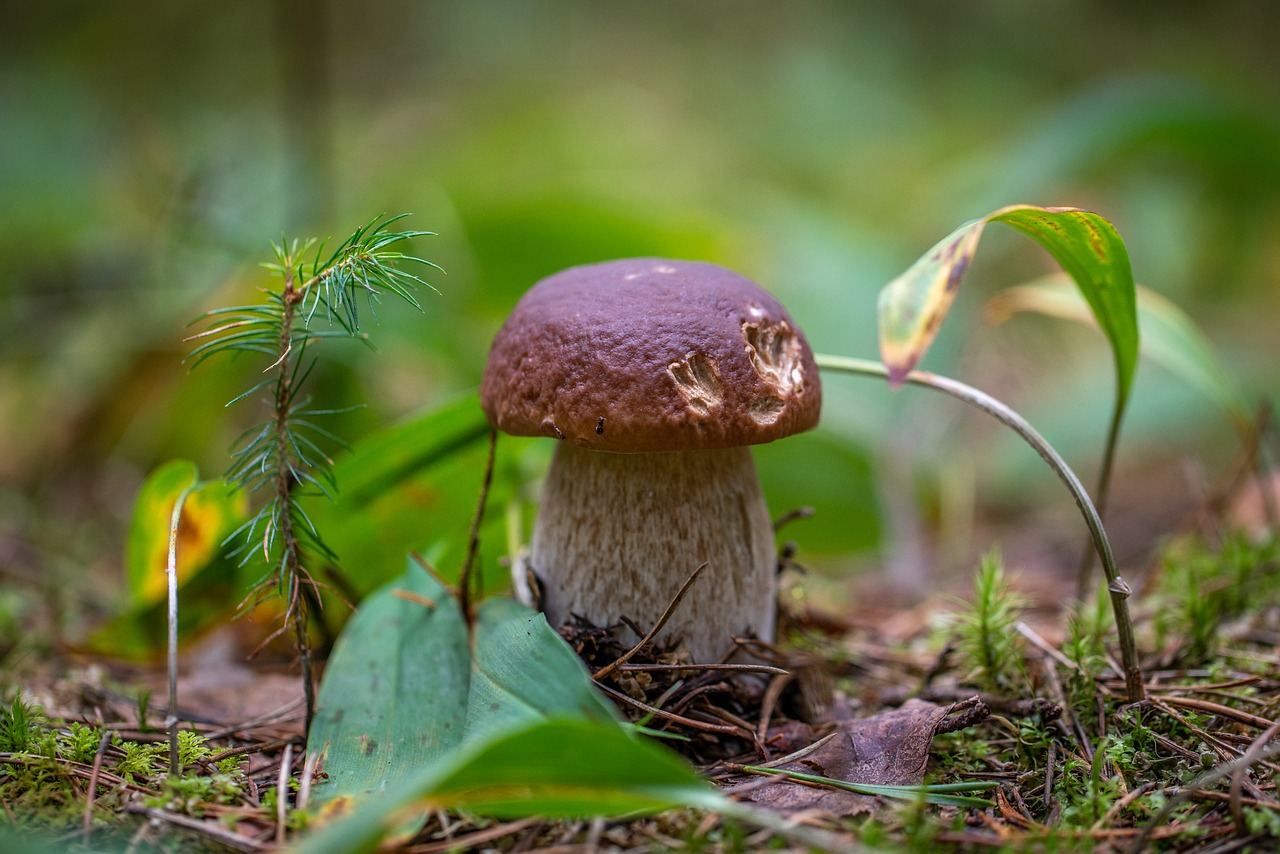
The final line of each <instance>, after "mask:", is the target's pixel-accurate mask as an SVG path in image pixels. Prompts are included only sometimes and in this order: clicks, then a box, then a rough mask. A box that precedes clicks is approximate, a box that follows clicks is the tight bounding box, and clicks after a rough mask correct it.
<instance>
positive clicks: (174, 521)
mask: <svg viewBox="0 0 1280 854" xmlns="http://www.w3.org/2000/svg"><path fill="white" fill-rule="evenodd" d="M199 483H200V479H199V477H197V478H195V479H193V480H192V481H191V483H190V484H189V485H188V486H187V487H186V489H184V490H182V492H179V493H178V497H177V499H176V500H175V501H174V502H173V515H172V516H171V517H170V519H169V560H168V563H167V564H166V566H165V574H166V575H168V576H169V579H168V580H169V651H168V652H169V655H168V670H169V710H168V713H167V714H166V715H165V718H164V727H165V729H166V730H168V732H169V774H170V775H171V776H173V777H177V776H178V773H179V772H180V771H181V770H182V769H181V768H180V767H179V764H180V763H179V762H178V528H179V526H181V524H182V508H183V506H184V505H185V504H186V503H187V496H189V495H190V494H191V493H192V492H194V491H195V489H196V487H197V486H198V485H199ZM142 723H144V724H145V723H146V721H142Z"/></svg>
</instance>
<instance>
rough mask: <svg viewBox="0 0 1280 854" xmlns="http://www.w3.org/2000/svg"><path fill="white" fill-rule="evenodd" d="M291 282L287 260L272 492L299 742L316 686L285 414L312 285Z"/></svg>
mask: <svg viewBox="0 0 1280 854" xmlns="http://www.w3.org/2000/svg"><path fill="white" fill-rule="evenodd" d="M295 282H296V278H295V273H294V269H293V262H292V259H290V263H289V265H288V267H287V269H286V271H285V283H284V294H283V300H282V304H283V306H284V308H283V312H282V314H281V318H280V342H279V358H278V360H277V362H276V368H277V369H278V370H279V379H278V381H277V382H276V398H275V408H274V412H273V414H272V418H273V420H274V424H275V433H276V448H277V451H276V471H275V492H276V500H277V501H278V502H279V508H280V509H279V513H278V514H277V525H278V526H279V530H278V531H277V533H278V535H279V537H280V544H281V548H282V549H283V556H282V560H283V563H284V567H283V569H284V580H285V583H286V584H287V585H288V587H287V589H288V590H289V595H288V596H286V597H285V601H286V602H287V605H286V609H285V619H286V620H287V621H288V622H289V623H291V624H292V627H293V633H294V640H295V643H296V646H297V652H298V661H299V663H300V665H301V668H302V694H303V698H304V701H305V708H306V713H305V718H304V726H303V730H302V731H303V738H305V737H306V734H307V733H309V732H311V719H312V718H313V717H314V716H315V708H316V702H315V683H314V680H313V678H312V672H311V671H312V667H311V642H310V639H309V638H308V635H307V598H306V596H305V595H303V591H302V585H303V584H304V583H305V579H304V577H303V576H304V572H303V569H302V547H301V545H300V544H299V543H298V536H297V534H296V532H295V531H294V530H293V487H294V475H293V467H292V465H291V464H290V462H289V452H288V448H289V447H290V444H291V443H290V427H289V413H290V410H291V408H292V404H293V394H294V381H295V378H296V366H297V364H298V360H296V359H291V358H290V355H291V353H292V348H293V323H294V315H295V314H296V312H297V307H298V305H299V303H301V302H302V300H303V297H304V295H305V293H306V288H307V286H308V285H309V284H310V283H309V282H308V283H304V284H303V286H302V287H297V286H296V284H295Z"/></svg>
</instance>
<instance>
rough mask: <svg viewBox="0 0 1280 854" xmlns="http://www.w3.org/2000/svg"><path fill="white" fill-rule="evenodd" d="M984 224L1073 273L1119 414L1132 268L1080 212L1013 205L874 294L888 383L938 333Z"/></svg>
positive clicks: (1132, 346)
mask: <svg viewBox="0 0 1280 854" xmlns="http://www.w3.org/2000/svg"><path fill="white" fill-rule="evenodd" d="M988 222H1002V223H1004V224H1006V225H1008V226H1011V227H1012V228H1016V229H1017V230H1019V231H1021V232H1022V233H1023V234H1026V235H1027V236H1028V237H1030V238H1031V239H1033V240H1035V241H1036V242H1037V243H1038V244H1040V246H1042V247H1043V248H1044V249H1045V250H1046V251H1047V252H1048V253H1049V254H1050V255H1052V256H1053V258H1054V260H1055V261H1057V262H1058V265H1059V266H1060V267H1062V269H1063V270H1064V271H1065V272H1066V273H1067V274H1068V275H1070V276H1071V278H1072V279H1073V280H1074V281H1075V283H1076V286H1077V287H1078V288H1079V289H1080V293H1081V294H1082V295H1083V296H1084V298H1085V300H1086V301H1087V302H1088V304H1089V307H1090V309H1091V310H1092V311H1093V315H1094V318H1095V319H1096V321H1097V323H1098V326H1099V327H1100V328H1101V329H1102V330H1103V333H1104V334H1105V335H1106V336H1107V340H1108V341H1109V342H1110V343H1111V348H1112V351H1113V354H1114V357H1115V364H1116V399H1117V407H1116V409H1117V411H1121V410H1123V408H1124V404H1125V402H1126V401H1127V400H1128V396H1129V389H1130V387H1131V385H1132V383H1133V375H1134V371H1135V369H1136V367H1137V361H1138V319H1137V307H1136V297H1135V294H1134V284H1133V271H1132V269H1131V268H1130V265H1129V253H1128V251H1127V250H1126V249H1125V246H1124V241H1123V240H1122V239H1121V238H1120V235H1119V234H1118V233H1117V232H1116V230H1115V228H1114V227H1113V226H1112V225H1111V223H1109V222H1107V220H1106V219H1104V218H1103V217H1101V216H1099V215H1098V214H1095V213H1092V212H1090V211H1084V210H1080V209H1078V208H1041V207H1035V206H1033V205H1012V206H1010V207H1005V208H1001V209H999V210H997V211H993V212H992V213H989V214H987V215H986V216H984V217H982V218H981V219H977V220H973V221H972V222H968V223H965V224H964V225H962V226H960V228H958V229H956V230H955V231H954V232H952V233H951V234H950V235H948V236H947V237H946V238H944V239H943V240H942V241H941V242H939V243H938V244H937V245H935V246H934V247H933V248H932V249H930V250H929V251H928V252H927V253H925V254H924V255H923V256H921V258H920V259H919V260H918V261H916V263H915V264H913V265H912V266H911V267H910V268H909V269H908V270H907V271H906V272H905V273H903V274H902V275H901V276H899V277H898V278H896V279H894V280H893V281H892V282H890V283H889V284H888V285H886V286H885V287H884V289H883V290H881V292H880V299H879V315H880V352H881V358H882V360H883V361H884V364H885V366H886V367H887V368H888V369H889V382H890V384H891V385H894V386H895V387H896V386H899V385H901V384H902V383H903V382H904V380H905V378H906V376H907V374H909V373H910V372H911V370H912V369H913V368H915V366H916V365H917V364H918V363H919V362H920V359H921V358H922V357H923V356H924V354H925V352H926V351H927V350H928V349H929V346H930V345H931V344H932V343H933V340H934V338H935V337H936V336H937V332H938V329H939V328H940V327H941V325H942V321H943V319H944V318H945V317H946V313H947V311H948V310H949V309H950V307H951V304H952V302H953V300H954V299H955V294H956V291H957V290H958V289H959V286H960V282H961V280H962V279H963V278H964V273H965V270H966V269H967V268H968V266H969V262H970V261H971V260H972V259H973V255H974V253H975V252H976V251H977V249H978V240H979V238H980V237H981V235H982V230H983V227H984V226H985V225H986V223H988Z"/></svg>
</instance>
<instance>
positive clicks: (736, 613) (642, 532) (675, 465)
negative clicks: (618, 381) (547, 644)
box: [529, 443, 777, 661]
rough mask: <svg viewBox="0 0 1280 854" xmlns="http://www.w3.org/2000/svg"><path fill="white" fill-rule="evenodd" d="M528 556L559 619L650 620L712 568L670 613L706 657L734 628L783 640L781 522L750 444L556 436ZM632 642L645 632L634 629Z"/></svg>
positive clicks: (670, 625)
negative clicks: (676, 446) (656, 449)
mask: <svg viewBox="0 0 1280 854" xmlns="http://www.w3.org/2000/svg"><path fill="white" fill-rule="evenodd" d="M529 562H530V564H531V568H532V569H533V571H534V572H535V573H536V574H537V575H538V576H539V578H540V579H541V580H542V582H543V585H544V602H543V608H544V610H545V611H546V614H547V619H548V620H549V621H550V622H551V624H552V625H553V626H554V625H559V624H561V623H563V622H564V621H566V620H568V618H569V616H570V615H571V614H576V615H578V616H581V617H584V618H586V619H587V620H589V621H590V622H591V623H593V624H595V625H601V626H604V625H611V624H614V623H616V622H618V621H619V619H620V618H622V617H626V618H628V619H629V620H631V622H632V623H633V624H634V625H635V626H636V628H638V629H639V630H640V631H641V632H646V631H648V630H649V629H650V628H651V627H652V626H653V625H654V624H655V623H656V622H657V621H658V619H659V618H660V617H661V616H662V613H663V611H664V610H666V608H667V606H668V605H669V604H670V603H671V601H672V599H673V598H674V597H675V595H676V593H677V592H678V591H679V589H680V586H681V585H682V584H684V582H685V581H686V580H687V579H688V577H689V575H690V574H691V573H692V572H693V571H694V570H695V569H697V567H698V566H700V565H701V564H702V563H704V562H705V563H706V564H707V568H706V569H705V570H704V571H703V573H702V575H701V576H700V577H699V578H698V580H697V582H695V584H694V586H693V587H692V589H690V590H689V592H688V594H687V595H686V596H685V598H684V599H683V600H682V601H681V603H680V605H679V607H678V608H677V610H676V611H675V612H674V614H673V615H672V616H671V618H670V620H669V621H668V622H667V625H666V627H665V628H664V630H663V632H662V634H660V635H659V636H658V637H659V642H661V639H662V638H663V637H669V638H678V639H680V640H681V641H682V643H683V646H684V647H685V649H687V650H688V652H689V654H690V655H691V656H692V657H693V659H694V660H696V661H716V660H718V659H719V658H721V657H722V656H724V654H725V653H726V652H729V651H732V648H733V642H732V638H734V637H743V636H756V637H759V638H761V639H763V640H773V631H774V619H775V616H774V615H775V608H776V605H775V600H776V572H777V571H776V557H775V554H774V541H773V526H772V523H771V521H770V519H769V512H768V509H767V508H766V506H765V502H764V496H763V495H762V494H761V492H760V484H759V480H758V479H757V477H756V470H755V464H754V463H753V462H752V459H751V451H750V449H748V448H746V447H741V448H723V449H719V450H711V451H683V452H674V453H648V454H614V453H604V452H600V451H590V450H586V449H584V448H580V447H577V446H575V445H572V444H569V443H562V444H560V445H558V446H557V447H556V452H555V457H554V459H553V461H552V463H551V468H550V470H549V471H548V473H547V479H546V483H545V485H544V487H543V495H542V505H541V508H540V509H539V511H538V519H537V524H536V526H535V528H534V534H533V544H532V550H531V554H530V556H529ZM617 636H618V637H619V638H620V639H621V640H623V641H624V642H626V641H628V640H630V641H632V642H634V641H636V640H638V639H639V638H638V637H637V636H636V635H635V634H634V633H633V632H631V631H630V630H628V629H625V628H623V629H621V630H619V632H618V634H617Z"/></svg>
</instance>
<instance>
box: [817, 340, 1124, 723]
mask: <svg viewBox="0 0 1280 854" xmlns="http://www.w3.org/2000/svg"><path fill="white" fill-rule="evenodd" d="M815 359H816V360H817V363H818V366H819V367H820V368H825V369H829V370H835V371H843V372H845V373H850V374H859V375H862V376H873V377H887V376H888V375H889V372H888V370H887V369H886V368H885V367H884V365H882V364H880V363H879V362H873V361H870V360H868V359H851V358H847V357H844V356H828V355H822V354H818V355H816V356H815ZM906 381H907V382H909V383H913V384H915V385H920V386H925V387H927V388H932V389H934V390H936V391H941V392H944V393H946V394H949V395H951V396H952V397H954V398H957V399H959V400H962V401H964V402H965V403H968V404H969V405H971V406H975V407H977V408H978V409H981V410H982V411H983V412H985V413H987V414H988V415H990V416H992V417H993V418H995V419H996V420H997V421H999V422H1000V423H1001V424H1004V425H1005V426H1007V427H1009V428H1010V429H1012V430H1013V431H1014V432H1015V433H1017V434H1018V435H1019V436H1021V437H1022V438H1023V440H1024V441H1025V442H1026V443H1027V444H1028V445H1030V446H1031V447H1032V448H1034V449H1035V452H1036V453H1037V454H1039V455H1040V457H1041V459H1043V460H1044V461H1045V462H1046V463H1048V465H1049V467H1050V468H1051V469H1053V471H1054V473H1055V474H1057V475H1058V478H1059V479H1061V480H1062V482H1063V483H1064V484H1065V485H1066V487H1067V489H1068V490H1070V492H1071V495H1072V497H1073V498H1074V499H1075V502H1076V506H1077V507H1079V508H1080V513H1081V515H1082V516H1084V522H1085V525H1087V526H1088V528H1089V533H1090V535H1091V536H1092V537H1093V543H1094V546H1095V547H1096V548H1097V550H1098V556H1099V557H1100V558H1101V559H1102V567H1103V570H1104V571H1105V572H1106V575H1107V591H1108V592H1109V593H1110V595H1111V608H1112V611H1113V612H1114V613H1115V620H1116V633H1117V635H1118V636H1119V641H1120V657H1121V664H1122V666H1123V667H1124V681H1125V687H1126V689H1127V694H1128V698H1129V702H1131V703H1137V702H1140V701H1141V700H1143V699H1145V698H1146V689H1145V688H1144V687H1143V684H1142V669H1141V667H1140V666H1139V664H1138V647H1137V643H1136V642H1135V641H1134V636H1133V621H1132V619H1131V618H1130V616H1129V603H1128V601H1127V600H1128V598H1129V593H1130V590H1129V585H1128V584H1127V583H1126V582H1125V580H1124V579H1123V578H1121V577H1120V571H1119V569H1117V568H1116V560H1115V556H1114V555H1113V554H1112V553H1111V543H1110V542H1109V541H1108V540H1107V533H1106V531H1105V530H1103V527H1102V519H1101V518H1100V517H1099V516H1098V511H1097V509H1096V508H1095V507H1094V506H1093V502H1092V500H1090V498H1089V493H1088V492H1087V491H1086V490H1085V488H1084V485H1083V484H1081V483H1080V479H1079V478H1078V477H1076V475H1075V472H1073V471H1072V470H1071V467H1070V466H1068V465H1067V463H1066V461H1065V460H1063V459H1062V457H1061V456H1060V455H1059V454H1058V452H1057V451H1055V450H1054V449H1053V446H1052V445H1050V444H1049V443H1048V442H1047V441H1045V439H1044V437H1043V436H1041V435H1040V434H1039V433H1037V432H1036V430H1035V428H1034V427H1032V426H1031V425H1030V424H1029V423H1028V422H1027V420H1026V419H1025V418H1023V417H1022V416H1021V415H1019V414H1018V413H1017V412H1014V411H1013V410H1012V409H1010V408H1009V407H1008V406H1006V405H1005V404H1003V403H1001V402H1000V401H998V400H996V399H995V398H994V397H992V396H991V395H989V394H987V393H986V392H983V391H979V390H978V389H976V388H974V387H972V386H969V385H965V384H964V383H962V382H960V381H958V380H953V379H950V378H948V377H942V376H938V375H937V374H931V373H927V372H925V371H912V372H911V373H910V374H908V375H907V377H906Z"/></svg>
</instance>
